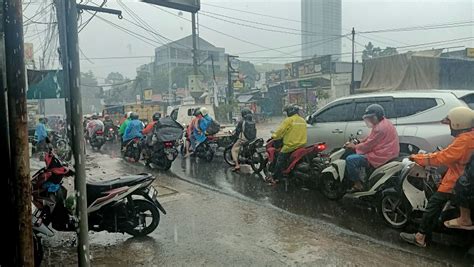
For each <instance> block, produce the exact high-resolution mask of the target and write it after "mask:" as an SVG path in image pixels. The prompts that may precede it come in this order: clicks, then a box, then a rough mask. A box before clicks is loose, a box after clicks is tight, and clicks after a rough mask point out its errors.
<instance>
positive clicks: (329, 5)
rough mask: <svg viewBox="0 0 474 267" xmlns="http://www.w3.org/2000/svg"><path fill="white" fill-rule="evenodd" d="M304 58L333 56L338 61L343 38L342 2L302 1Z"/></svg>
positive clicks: (325, 0)
mask: <svg viewBox="0 0 474 267" xmlns="http://www.w3.org/2000/svg"><path fill="white" fill-rule="evenodd" d="M301 29H302V36H301V43H302V48H301V49H302V56H303V58H310V57H313V56H325V55H333V57H332V59H333V60H338V58H339V54H340V53H341V43H342V38H340V35H341V34H342V0H301Z"/></svg>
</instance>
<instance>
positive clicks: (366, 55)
mask: <svg viewBox="0 0 474 267" xmlns="http://www.w3.org/2000/svg"><path fill="white" fill-rule="evenodd" d="M396 54H398V51H397V49H396V48H395V47H386V48H385V49H381V48H380V47H375V46H374V45H373V44H372V42H369V43H368V44H367V45H365V49H364V51H363V52H362V60H366V59H371V58H376V57H382V56H392V55H396Z"/></svg>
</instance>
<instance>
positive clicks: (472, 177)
mask: <svg viewBox="0 0 474 267" xmlns="http://www.w3.org/2000/svg"><path fill="white" fill-rule="evenodd" d="M464 175H465V176H466V177H467V178H468V180H469V181H470V182H471V183H473V184H474V154H473V155H472V156H471V159H469V162H468V163H467V164H466V168H465V169H464Z"/></svg>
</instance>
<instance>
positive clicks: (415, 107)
mask: <svg viewBox="0 0 474 267" xmlns="http://www.w3.org/2000/svg"><path fill="white" fill-rule="evenodd" d="M436 106H437V102H436V99H434V98H396V99H395V114H396V116H397V117H398V118H400V117H407V116H411V115H415V114H417V113H420V112H422V111H425V110H427V109H430V108H432V107H436Z"/></svg>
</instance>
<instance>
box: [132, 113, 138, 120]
mask: <svg viewBox="0 0 474 267" xmlns="http://www.w3.org/2000/svg"><path fill="white" fill-rule="evenodd" d="M130 119H132V120H138V114H137V113H135V112H132V113H131V114H130Z"/></svg>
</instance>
